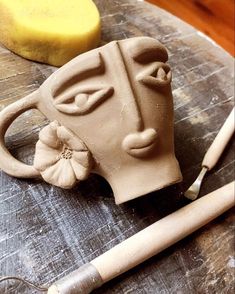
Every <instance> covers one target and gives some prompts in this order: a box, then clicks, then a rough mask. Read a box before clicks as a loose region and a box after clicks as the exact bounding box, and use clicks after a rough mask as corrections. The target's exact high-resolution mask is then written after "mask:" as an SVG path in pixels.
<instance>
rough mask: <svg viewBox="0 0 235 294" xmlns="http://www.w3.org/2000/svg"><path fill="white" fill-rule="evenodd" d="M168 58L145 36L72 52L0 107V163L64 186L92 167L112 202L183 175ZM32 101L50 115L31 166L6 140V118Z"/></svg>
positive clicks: (10, 118) (21, 174) (12, 171)
mask: <svg viewBox="0 0 235 294" xmlns="http://www.w3.org/2000/svg"><path fill="white" fill-rule="evenodd" d="M167 59H168V56H167V51H166V49H165V48H164V47H163V45H161V44H160V43H159V42H158V41H156V40H155V39H152V38H148V37H137V38H131V39H126V40H121V41H113V42H111V43H109V44H107V45H105V46H103V47H101V48H98V49H95V50H92V51H89V52H87V53H84V54H82V55H80V56H78V57H76V58H74V59H73V60H72V61H70V62H69V63H67V64H66V65H64V66H63V67H61V68H60V69H58V70H57V71H56V72H55V73H53V74H52V75H51V76H50V77H49V78H48V79H47V80H46V81H45V82H44V83H43V84H42V86H41V87H40V88H39V89H38V90H37V91H35V92H34V93H32V94H30V95H29V96H27V97H25V98H23V99H21V100H19V101H17V102H15V103H14V104H12V105H10V106H8V107H6V108H5V109H4V110H3V111H2V112H1V113H0V161H1V162H0V166H1V168H2V169H3V170H4V171H5V172H7V173H8V174H10V175H13V176H16V177H37V176H41V177H42V178H43V179H44V180H45V181H47V182H48V183H51V184H53V185H56V186H59V187H62V188H70V187H72V186H73V185H74V184H75V183H76V182H78V181H81V180H84V179H86V178H87V177H88V175H89V173H90V172H93V173H97V174H99V175H101V176H103V177H104V178H105V179H106V180H107V181H108V182H109V183H110V185H111V187H112V189H113V192H114V197H115V201H116V203H122V202H125V201H127V200H130V199H133V198H136V197H139V196H141V195H144V194H146V193H149V192H152V191H155V190H158V189H161V188H163V187H166V186H168V185H170V184H173V183H176V182H179V181H181V178H182V177H181V172H180V169H179V165H178V162H177V160H176V158H175V154H174V142H173V101H172V100H173V99H172V93H171V86H170V83H171V70H170V67H169V66H168V65H167V64H166V61H167ZM31 108H37V109H38V110H40V111H41V112H42V113H43V114H44V115H45V116H46V117H47V118H48V119H49V120H50V121H51V123H50V124H49V125H48V126H46V127H45V128H43V129H42V130H41V132H40V133H39V141H38V142H37V144H36V154H35V159H34V166H28V165H26V164H24V163H22V162H19V161H18V160H16V159H15V158H13V157H12V156H11V155H10V153H9V152H8V150H7V149H6V147H5V145H4V135H5V132H6V130H7V128H8V127H9V125H10V124H11V123H12V121H13V120H14V119H15V118H16V117H17V116H19V115H20V114H21V113H23V112H25V111H26V110H28V109H31Z"/></svg>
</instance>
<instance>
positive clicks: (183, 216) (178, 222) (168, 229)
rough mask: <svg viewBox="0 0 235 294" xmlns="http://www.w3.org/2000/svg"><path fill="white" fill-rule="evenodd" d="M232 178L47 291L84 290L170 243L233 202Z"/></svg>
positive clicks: (78, 293) (82, 293)
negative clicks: (229, 181) (227, 182)
mask: <svg viewBox="0 0 235 294" xmlns="http://www.w3.org/2000/svg"><path fill="white" fill-rule="evenodd" d="M234 193H235V182H231V183H229V184H227V185H225V186H224V187H222V188H220V189H218V190H216V191H213V192H211V193H209V194H208V195H206V196H204V197H202V198H200V199H198V200H196V201H194V202H192V203H190V204H188V205H187V206H185V207H183V208H181V209H179V210H177V211H176V212H174V213H172V214H170V215H168V216H166V217H164V218H163V219H161V220H159V221H157V222H155V223H154V224H152V225H150V226H149V227H147V228H145V229H144V230H142V231H140V232H138V233H137V234H135V235H133V236H132V237H130V238H128V239H127V240H125V241H123V242H122V243H120V244H118V245H116V246H115V247H113V248H112V249H110V250H109V251H107V252H105V253H104V254H102V255H100V256H98V257H97V258H95V259H93V260H92V261H91V262H90V263H87V264H85V265H83V266H82V267H81V268H79V269H78V270H75V271H74V272H72V273H71V274H69V275H68V276H66V277H64V278H62V279H61V280H59V281H57V282H55V283H54V284H53V285H52V286H50V287H49V289H48V294H87V293H90V292H91V291H93V290H94V289H96V288H98V287H100V286H101V285H102V284H104V283H106V282H108V281H109V280H111V279H113V278H115V277H117V276H118V275H120V274H122V273H124V272H126V271H128V270H129V269H131V268H133V267H135V266H136V265H138V264H140V263H142V262H143V261H145V260H146V259H148V258H150V257H152V256H154V255H155V254H157V253H159V252H161V251H162V250H164V249H166V248H167V247H169V246H171V245H173V244H174V243H176V242H177V241H179V240H181V239H182V238H184V237H186V236H188V235H189V234H191V233H192V232H194V231H196V230H197V229H199V228H200V227H202V226H203V225H205V224H207V223H208V222H210V221H211V220H213V219H214V218H216V217H217V216H219V215H220V214H222V213H223V212H225V211H226V210H228V209H230V208H231V207H233V205H234Z"/></svg>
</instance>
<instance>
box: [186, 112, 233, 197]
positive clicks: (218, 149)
mask: <svg viewBox="0 0 235 294" xmlns="http://www.w3.org/2000/svg"><path fill="white" fill-rule="evenodd" d="M234 130H235V113H234V108H233V110H232V111H231V113H230V114H229V116H228V118H227V119H226V121H225V123H224V124H223V126H222V128H221V129H220V131H219V133H218V134H217V136H216V137H215V139H214V141H213V142H212V144H211V146H210V148H209V149H208V150H207V152H206V154H205V156H204V158H203V161H202V170H201V172H200V174H199V175H198V177H197V178H196V180H195V182H194V183H193V184H192V185H191V186H190V187H189V188H188V190H187V191H186V192H185V193H184V196H185V197H186V198H188V199H190V200H195V199H197V196H198V194H199V192H200V188H201V183H202V180H203V178H204V176H205V174H206V172H207V171H209V170H211V169H212V168H213V167H214V166H215V165H216V163H217V161H218V160H219V158H220V156H221V154H222V153H223V151H224V149H225V147H226V145H227V144H228V142H229V140H230V138H231V137H232V135H233V133H234Z"/></svg>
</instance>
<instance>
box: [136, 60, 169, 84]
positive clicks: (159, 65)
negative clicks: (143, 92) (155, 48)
mask: <svg viewBox="0 0 235 294" xmlns="http://www.w3.org/2000/svg"><path fill="white" fill-rule="evenodd" d="M171 78H172V73H171V69H170V67H169V66H168V65H167V64H165V63H163V62H156V63H154V64H152V65H151V66H150V67H149V68H147V69H146V70H144V71H143V72H141V73H139V74H138V75H137V77H136V79H137V80H138V81H139V82H141V83H143V84H146V85H147V86H152V87H164V86H166V85H169V84H170V82H171Z"/></svg>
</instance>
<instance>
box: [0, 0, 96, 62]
mask: <svg viewBox="0 0 235 294" xmlns="http://www.w3.org/2000/svg"><path fill="white" fill-rule="evenodd" d="M99 41H100V16H99V12H98V9H97V8H96V6H95V4H94V3H93V1H91V0H0V42H1V43H2V44H3V45H4V46H6V47H7V48H8V49H10V50H12V51H13V52H15V53H17V54H19V55H21V56H23V57H25V58H28V59H31V60H36V61H39V62H44V63H48V64H51V65H55V66H61V65H63V64H64V63H66V62H67V61H69V60H70V59H72V58H73V57H75V56H76V55H78V54H79V53H82V52H85V51H87V50H90V49H93V48H95V47H96V46H97V45H98V44H99Z"/></svg>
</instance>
